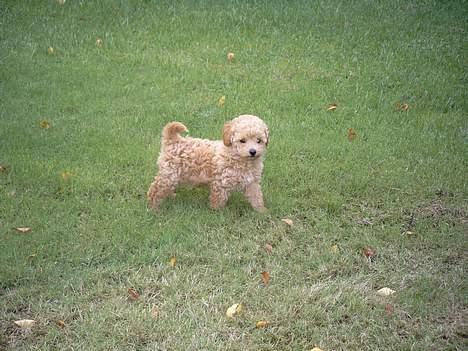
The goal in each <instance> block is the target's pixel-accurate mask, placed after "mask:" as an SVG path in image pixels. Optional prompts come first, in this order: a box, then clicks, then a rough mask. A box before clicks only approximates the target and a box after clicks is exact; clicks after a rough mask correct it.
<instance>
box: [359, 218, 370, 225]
mask: <svg viewBox="0 0 468 351" xmlns="http://www.w3.org/2000/svg"><path fill="white" fill-rule="evenodd" d="M358 224H361V225H372V224H374V223H372V221H371V220H370V219H367V218H363V219H361V220H359V221H358Z"/></svg>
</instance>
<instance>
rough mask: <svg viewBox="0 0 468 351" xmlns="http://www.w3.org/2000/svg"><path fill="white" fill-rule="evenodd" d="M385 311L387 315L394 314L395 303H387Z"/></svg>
mask: <svg viewBox="0 0 468 351" xmlns="http://www.w3.org/2000/svg"><path fill="white" fill-rule="evenodd" d="M385 312H386V313H387V315H389V316H391V315H392V314H393V305H391V304H389V303H387V304H385Z"/></svg>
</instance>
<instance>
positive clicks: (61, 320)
mask: <svg viewBox="0 0 468 351" xmlns="http://www.w3.org/2000/svg"><path fill="white" fill-rule="evenodd" d="M55 324H57V326H58V327H60V328H62V329H63V328H65V321H64V320H63V319H58V320H56V321H55Z"/></svg>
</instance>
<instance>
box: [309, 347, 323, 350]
mask: <svg viewBox="0 0 468 351" xmlns="http://www.w3.org/2000/svg"><path fill="white" fill-rule="evenodd" d="M310 351H322V349H321V348H320V347H314V348H313V349H312V350H310Z"/></svg>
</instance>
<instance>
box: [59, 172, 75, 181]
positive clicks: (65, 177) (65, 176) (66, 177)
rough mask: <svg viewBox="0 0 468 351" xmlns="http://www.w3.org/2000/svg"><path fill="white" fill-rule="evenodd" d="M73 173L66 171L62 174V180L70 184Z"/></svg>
mask: <svg viewBox="0 0 468 351" xmlns="http://www.w3.org/2000/svg"><path fill="white" fill-rule="evenodd" d="M72 175H73V174H72V173H71V172H68V171H64V172H62V173H61V174H60V176H61V177H62V179H63V180H64V181H66V182H68V181H69V180H70V178H71V177H72Z"/></svg>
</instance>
